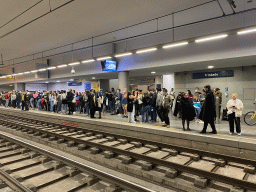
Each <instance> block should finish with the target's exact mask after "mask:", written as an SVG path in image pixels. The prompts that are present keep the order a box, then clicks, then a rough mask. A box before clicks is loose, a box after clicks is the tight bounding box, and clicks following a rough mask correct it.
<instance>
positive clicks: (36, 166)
mask: <svg viewBox="0 0 256 192" xmlns="http://www.w3.org/2000/svg"><path fill="white" fill-rule="evenodd" d="M0 164H1V168H0V179H1V184H0V192H3V191H5V192H8V191H19V192H31V191H39V192H50V191H54V192H55V191H56V192H57V191H62V192H65V191H69V192H75V191H76V192H88V191H91V192H93V191H95V192H101V191H102V192H104V191H105V192H128V191H129V192H135V191H138V192H154V191H153V190H151V189H148V188H145V187H143V186H140V185H138V184H135V183H132V182H129V181H126V180H124V179H122V178H119V177H116V176H114V175H111V174H109V173H106V172H103V171H101V170H98V169H95V168H93V167H90V166H87V165H84V164H81V163H79V162H77V161H74V160H72V159H69V158H67V157H64V156H61V155H58V154H56V153H53V152H51V151H48V150H45V149H42V148H39V147H37V146H35V145H31V144H29V143H26V142H24V141H21V140H18V139H15V138H12V137H10V136H7V135H4V134H0Z"/></svg>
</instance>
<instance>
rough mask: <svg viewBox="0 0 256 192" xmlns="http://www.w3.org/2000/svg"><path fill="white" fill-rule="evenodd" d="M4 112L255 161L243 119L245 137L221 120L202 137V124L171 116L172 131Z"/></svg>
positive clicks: (110, 119) (254, 139) (118, 120)
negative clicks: (185, 122)
mask: <svg viewBox="0 0 256 192" xmlns="http://www.w3.org/2000/svg"><path fill="white" fill-rule="evenodd" d="M0 110H1V111H4V112H5V113H9V114H15V115H17V116H21V117H35V118H38V119H43V120H48V121H53V122H57V123H62V124H68V125H71V126H80V127H85V128H90V129H96V130H101V131H108V132H111V133H115V134H120V135H126V136H131V137H136V138H142V139H147V140H152V141H156V142H162V143H167V144H172V145H177V146H183V147H188V148H194V149H199V150H204V151H210V152H215V153H220V154H226V155H230V156H236V157H243V158H247V159H253V160H256V129H255V127H254V126H247V125H246V124H244V123H243V120H242V119H241V129H242V135H241V136H238V135H237V134H234V135H230V134H229V125H228V121H220V123H219V124H216V129H217V131H218V134H216V135H215V134H210V133H209V132H210V131H211V127H210V125H209V127H208V130H207V132H208V133H206V134H200V133H199V132H200V131H201V130H202V127H203V124H200V123H196V122H195V121H192V122H190V129H191V131H183V130H182V125H181V120H180V119H179V118H177V117H174V116H173V115H172V114H171V113H170V115H169V116H170V126H171V127H170V128H166V127H162V125H161V124H160V123H158V122H156V123H151V122H149V123H140V122H141V116H139V117H138V120H139V122H136V123H128V122H127V121H128V120H127V118H123V117H122V116H118V115H110V114H109V113H105V114H104V115H103V116H102V119H98V118H97V117H98V114H97V113H96V114H95V117H96V118H95V119H90V118H89V117H86V116H85V115H83V114H79V113H75V114H74V115H64V114H57V113H50V112H46V111H37V110H29V111H22V110H20V109H12V108H5V107H0Z"/></svg>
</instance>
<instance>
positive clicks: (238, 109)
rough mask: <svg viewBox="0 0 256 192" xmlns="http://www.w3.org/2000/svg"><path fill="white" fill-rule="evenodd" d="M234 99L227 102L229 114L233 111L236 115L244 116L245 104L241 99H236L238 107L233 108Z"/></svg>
mask: <svg viewBox="0 0 256 192" xmlns="http://www.w3.org/2000/svg"><path fill="white" fill-rule="evenodd" d="M233 104H234V102H233V99H230V100H229V101H228V103H227V109H228V112H227V113H228V114H232V113H233V112H235V115H236V117H241V116H242V111H243V109H244V105H243V103H242V101H241V100H240V99H236V107H237V109H233V108H231V107H233Z"/></svg>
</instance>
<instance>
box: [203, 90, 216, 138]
mask: <svg viewBox="0 0 256 192" xmlns="http://www.w3.org/2000/svg"><path fill="white" fill-rule="evenodd" d="M204 89H205V91H206V97H205V101H204V104H203V107H202V110H201V113H200V116H199V119H201V120H203V121H204V128H203V130H202V131H201V132H200V133H206V129H207V126H208V124H210V125H211V127H212V132H211V133H213V134H217V131H216V128H215V124H214V119H215V118H216V110H215V109H216V108H215V99H214V95H213V93H212V91H211V86H210V85H205V86H204Z"/></svg>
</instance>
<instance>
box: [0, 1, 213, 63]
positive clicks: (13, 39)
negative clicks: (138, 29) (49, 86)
mask: <svg viewBox="0 0 256 192" xmlns="http://www.w3.org/2000/svg"><path fill="white" fill-rule="evenodd" d="M210 1H211V0H73V1H70V0H19V1H17V0H1V1H0V9H1V11H0V54H2V55H3V60H9V59H14V58H17V57H21V56H24V55H29V54H33V53H36V52H40V51H44V50H48V49H51V48H55V47H58V46H62V45H66V44H69V43H73V42H77V41H80V40H83V39H86V38H90V37H92V36H96V35H100V34H103V33H107V32H110V31H113V30H117V29H120V28H123V27H126V26H130V25H133V24H136V23H139V22H143V21H147V20H150V19H153V18H156V17H160V16H163V15H166V14H171V13H172V12H176V11H179V10H183V9H186V8H190V7H193V6H196V5H199V4H202V3H206V2H210ZM59 6H62V7H60V8H58V7H59ZM57 8H58V9H57ZM28 9H29V10H28ZM55 9H56V10H55ZM26 10H27V11H26ZM43 15H44V16H43ZM41 16H42V17H41ZM38 17H41V18H39V19H36V18H38ZM14 18H15V19H14ZM34 19H36V20H35V21H33V20H34ZM27 23H29V24H27ZM23 25H25V26H23Z"/></svg>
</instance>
